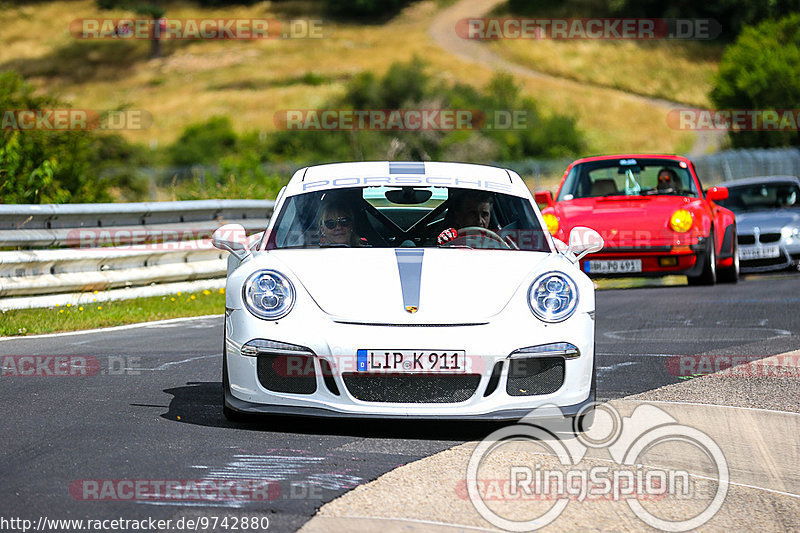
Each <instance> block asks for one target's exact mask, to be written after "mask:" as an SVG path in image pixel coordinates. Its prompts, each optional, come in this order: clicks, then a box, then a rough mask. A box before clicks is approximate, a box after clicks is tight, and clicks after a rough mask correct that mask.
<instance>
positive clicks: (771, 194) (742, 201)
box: [717, 182, 800, 213]
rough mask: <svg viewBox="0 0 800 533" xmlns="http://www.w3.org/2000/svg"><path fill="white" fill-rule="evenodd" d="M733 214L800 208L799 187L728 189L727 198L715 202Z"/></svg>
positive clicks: (777, 185) (778, 184)
mask: <svg viewBox="0 0 800 533" xmlns="http://www.w3.org/2000/svg"><path fill="white" fill-rule="evenodd" d="M717 203H718V204H720V205H722V206H724V207H727V208H728V209H730V210H731V211H733V212H735V213H742V212H745V211H769V210H772V209H786V208H798V207H800V187H798V186H797V185H796V184H794V183H788V182H774V183H757V184H753V185H739V186H731V187H728V198H727V199H725V200H721V201H719V202H717Z"/></svg>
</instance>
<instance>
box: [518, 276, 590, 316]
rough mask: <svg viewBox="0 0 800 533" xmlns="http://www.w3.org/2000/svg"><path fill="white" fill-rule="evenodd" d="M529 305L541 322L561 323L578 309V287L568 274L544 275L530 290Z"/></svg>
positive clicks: (537, 279)
mask: <svg viewBox="0 0 800 533" xmlns="http://www.w3.org/2000/svg"><path fill="white" fill-rule="evenodd" d="M528 304H529V305H530V307H531V311H533V314H534V315H536V316H537V317H538V318H539V319H540V320H544V321H545V322H561V321H563V320H566V319H568V318H569V317H570V316H572V314H573V313H574V312H575V309H576V308H577V307H578V287H577V285H575V282H574V281H572V279H571V278H570V277H569V276H567V275H566V274H562V273H560V272H548V273H546V274H542V275H541V276H539V277H538V278H536V280H534V282H533V283H532V284H531V288H530V289H529V290H528Z"/></svg>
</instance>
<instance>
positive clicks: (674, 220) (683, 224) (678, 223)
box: [669, 209, 694, 233]
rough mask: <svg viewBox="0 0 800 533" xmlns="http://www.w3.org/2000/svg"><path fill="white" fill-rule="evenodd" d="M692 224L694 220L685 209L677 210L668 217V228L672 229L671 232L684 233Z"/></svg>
mask: <svg viewBox="0 0 800 533" xmlns="http://www.w3.org/2000/svg"><path fill="white" fill-rule="evenodd" d="M693 223H694V218H692V214H691V213H690V212H689V211H687V210H686V209H678V210H677V211H675V212H674V213H672V216H670V217H669V227H670V228H672V231H676V232H678V233H686V232H687V231H689V230H690V229H692V224H693Z"/></svg>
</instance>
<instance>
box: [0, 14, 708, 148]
mask: <svg viewBox="0 0 800 533" xmlns="http://www.w3.org/2000/svg"><path fill="white" fill-rule="evenodd" d="M445 3H446V2H445ZM4 5H5V6H6V7H5V8H4V9H0V25H2V27H3V33H2V36H0V42H2V44H3V46H2V47H0V69H7V68H14V69H17V70H19V71H20V72H21V73H22V74H23V75H25V76H26V78H27V79H28V80H30V81H31V82H32V83H34V84H35V85H36V86H37V87H39V88H40V89H41V90H43V91H47V92H49V93H53V94H55V95H57V96H58V97H60V98H63V99H64V100H66V101H68V102H70V103H71V104H72V105H73V106H74V107H76V108H89V109H100V110H105V109H120V108H127V109H143V110H146V111H147V112H149V113H150V114H151V115H152V116H153V119H154V121H153V124H152V126H150V127H149V128H148V129H145V130H125V131H122V132H121V133H122V134H123V135H124V136H125V137H126V138H127V139H129V140H131V141H134V142H141V143H144V144H147V145H150V146H163V145H164V144H167V143H170V142H172V141H174V140H175V139H176V138H177V137H178V135H180V133H181V131H182V130H183V128H184V127H185V126H187V125H188V124H191V123H197V122H202V121H204V120H206V119H208V118H209V117H211V116H214V115H227V116H230V117H231V119H232V120H233V122H234V127H235V129H236V130H237V131H238V132H240V133H241V132H247V131H259V132H270V131H273V130H274V129H275V127H276V126H275V124H274V121H273V117H274V115H275V113H276V112H277V111H279V110H285V109H297V108H299V109H308V108H317V107H320V106H323V105H325V103H326V102H328V101H330V99H331V98H333V97H335V96H338V95H340V94H342V92H343V90H344V85H345V83H346V82H347V80H348V79H350V78H351V77H352V76H354V75H355V74H357V73H359V72H362V71H365V70H371V71H374V72H376V74H382V73H383V72H385V70H386V69H387V67H388V65H389V64H391V63H392V62H394V61H408V60H409V59H411V58H412V57H413V56H414V55H417V56H419V57H421V58H423V59H424V60H426V61H427V62H429V63H430V65H431V67H430V72H431V73H432V74H433V75H434V76H435V77H437V78H439V79H442V80H445V81H451V82H456V81H458V82H461V83H468V84H471V85H474V86H476V87H484V86H485V85H486V84H487V83H488V81H489V80H490V79H491V77H492V75H493V74H494V72H493V71H492V70H491V69H489V68H485V67H483V66H480V65H476V64H474V63H470V62H465V61H462V60H459V59H457V58H454V57H452V56H451V55H450V54H448V53H447V52H445V51H444V50H443V49H441V48H439V47H438V46H437V45H436V44H435V43H434V42H433V41H432V39H431V38H430V36H429V35H428V26H429V25H430V21H431V19H432V18H433V17H434V16H435V14H436V13H437V11H438V10H439V9H441V5H442V3H441V2H435V1H430V0H428V1H422V2H418V3H415V4H412V5H411V6H410V7H409V8H407V9H406V10H404V11H403V12H402V13H401V14H400V15H399V16H397V17H395V18H394V19H392V20H390V21H389V22H387V23H385V24H365V25H358V24H353V23H343V22H330V21H325V22H324V23H323V32H324V39H295V40H283V39H272V40H261V41H252V42H246V41H194V42H189V41H186V42H165V43H164V46H163V49H164V52H165V54H166V55H165V57H162V58H159V59H152V60H151V59H148V57H147V56H148V51H149V43H148V42H146V41H137V42H128V41H122V42H115V41H99V42H79V41H76V40H75V39H74V38H73V37H72V36H71V35H70V34H69V23H70V21H72V20H74V19H77V18H88V17H98V16H102V17H108V18H115V17H121V16H124V15H128V16H129V13H126V12H123V11H120V12H115V11H111V12H108V11H102V12H100V11H98V10H97V8H96V5H95V2H94V1H93V0H76V1H53V2H42V3H35V4H28V5H23V6H10V5H9V4H4ZM320 10H321V3H319V2H309V1H298V0H288V1H285V2H275V3H271V2H261V3H257V4H254V5H252V6H244V7H234V8H226V9H224V10H223V9H201V8H198V7H196V6H193V5H190V4H182V3H178V2H176V3H171V4H170V5H169V9H168V11H167V14H166V16H167V17H172V18H189V17H225V18H236V17H241V18H277V19H279V20H288V19H292V18H320V17H319V15H317V13H320V12H321V11H320ZM521 44H524V43H516V44H515V43H508V42H503V43H499V44H498V45H495V44H490V45H489V46H501V47H503V49H502V50H500V51H501V52H502V53H504V54H505V53H512V52H514V50H515V49H516V47H519V46H520V45H521ZM527 44H528V45H530V44H531V43H527ZM535 44H536V45H539V44H541V43H535ZM550 44H556V43H550ZM557 44H559V45H560V44H563V43H557ZM567 44H570V45H572V46H577V47H580V45H581V44H584V43H577V44H576V43H567ZM505 47H509V50H510V51H508V50H506V49H505ZM565 50H566V49H565ZM529 52H530V51H527V52H525V54H523V53H522V52H519V51H517V52H514V53H516V54H518V55H519V58H518V60H519V61H520V62H522V63H524V62H525V61H527V59H526V57H528V56H529ZM537 53H538V52H537ZM594 53H596V54H606V53H608V54H609V58H608V59H607V60H603V61H601V60H600V59H595V60H590V59H588V58H584V59H581V60H580V61H578V60H575V61H571V60H569V54H567V52H564V51H558V52H557V54H561V56H563V57H562V58H561V62H562V63H564V65H569V66H570V68H571V69H573V70H572V73H570V72H568V71H566V70H565V71H564V72H563V73H561V74H560V75H564V76H566V77H570V78H574V79H580V78H579V77H576V76H577V75H576V74H575V71H576V70H580V68H581V65H582V66H583V67H586V68H587V71H596V72H594V74H592V75H589V74H581V76H585V81H590V82H593V83H600V84H601V85H613V84H611V83H606V82H604V81H603V80H604V76H610V77H611V79H625V78H626V76H622V75H617V74H613V73H612V72H611V70H610V68H609V67H608V66H603V65H607V64H608V63H618V62H623V63H624V62H625V59H624V58H625V54H624V53H623V52H622V51H621V50H616V49H613V47H605V48H598V50H597V51H596V52H594ZM625 53H627V52H625ZM655 53H656V52H654V54H655ZM657 53H658V54H660V55H658V57H659V58H663V60H659V61H658V64H657V65H648V66H646V67H645V66H641V69H642V70H641V72H640V73H639V75H638V78H637V79H646V78H652V77H656V76H661V74H659V73H658V72H657V71H659V69H662V68H664V66H665V65H668V64H672V63H674V62H676V61H678V58H680V57H686V58H687V59H686V61H688V62H691V61H692V60H691V58H690V55H691V54H688V52H686V51H685V50H681V49H674V50H673V49H672V48H670V47H664V48H663V50H661V49H659V51H658V52H657ZM554 57H555V59H554V61H555V62H556V63H557V62H558V59H559V56H554ZM582 57H583V56H582ZM587 57H588V56H587ZM515 60H516V59H515ZM587 65H588V66H587ZM620 68H621V67H620ZM697 68H698V69H701V70H702V68H706V67H701V66H697ZM708 68H710V67H708ZM634 70H635V69H634ZM628 78H629V79H631V80H632V81H631V83H633V84H634V85H635V84H636V83H634V81H633V80H634V77H633V75H632V74H630V73H629V74H628ZM516 79H517V82H518V83H520V84H521V85H522V87H523V89H524V91H525V93H526V94H527V95H529V96H531V97H533V98H534V99H535V100H536V101H537V102H538V104H539V106H540V109H541V110H542V111H543V112H544V113H546V114H547V113H566V114H569V115H572V116H575V117H576V118H577V120H578V125H579V127H580V129H581V130H582V131H583V132H584V134H585V136H586V141H587V144H588V149H587V154H592V153H609V152H636V151H653V152H661V151H663V152H674V153H683V152H686V151H687V150H688V148H689V147H690V146H691V144H692V142H693V139H694V135H693V134H692V133H690V132H680V131H676V130H673V129H670V128H669V127H668V126H667V124H666V112H667V111H666V109H664V108H663V107H661V106H655V105H652V104H650V103H647V102H642V101H640V100H637V99H634V98H631V97H630V96H628V95H626V94H624V93H620V92H617V91H613V90H610V89H606V88H602V87H600V88H598V87H594V86H591V85H588V84H587V85H576V84H575V83H574V82H571V81H561V80H540V79H534V78H529V77H523V76H516ZM662 85H665V84H662ZM698 90H699V89H698ZM700 92H702V91H700ZM698 94H700V93H698ZM667 96H670V95H667ZM673 96H674V97H675V98H678V96H680V98H681V99H684V97H683V96H681V95H679V94H678V93H676V94H674V95H671V96H670V97H673ZM692 98H694V99H699V96H698V95H694V96H692ZM581 155H586V154H581Z"/></svg>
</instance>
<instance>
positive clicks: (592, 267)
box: [584, 259, 642, 274]
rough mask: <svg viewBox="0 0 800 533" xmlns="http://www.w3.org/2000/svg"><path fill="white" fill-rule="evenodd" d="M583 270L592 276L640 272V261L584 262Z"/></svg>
mask: <svg viewBox="0 0 800 533" xmlns="http://www.w3.org/2000/svg"><path fill="white" fill-rule="evenodd" d="M584 269H585V270H586V272H591V273H592V274H627V273H630V272H641V271H642V260H641V259H617V260H609V261H586V263H585V267H584Z"/></svg>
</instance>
